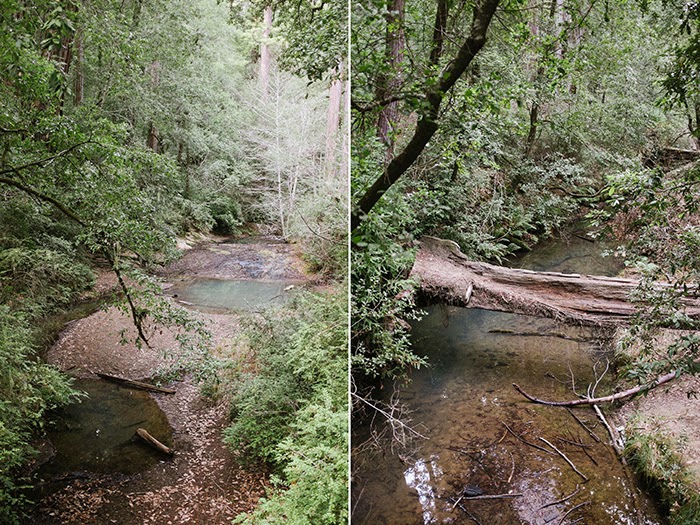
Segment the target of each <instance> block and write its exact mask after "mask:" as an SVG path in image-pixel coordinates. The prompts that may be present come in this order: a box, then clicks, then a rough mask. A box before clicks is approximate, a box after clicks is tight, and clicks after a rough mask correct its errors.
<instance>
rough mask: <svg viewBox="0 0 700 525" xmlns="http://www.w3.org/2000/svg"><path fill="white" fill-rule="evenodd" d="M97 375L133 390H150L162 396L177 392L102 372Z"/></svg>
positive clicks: (96, 373)
mask: <svg viewBox="0 0 700 525" xmlns="http://www.w3.org/2000/svg"><path fill="white" fill-rule="evenodd" d="M95 375H97V376H99V377H101V378H102V379H106V380H107V381H112V382H113V383H119V384H123V385H127V386H130V387H131V388H138V389H140V390H148V391H149V392H158V393H160V394H174V393H175V390H174V389H172V388H164V387H161V386H155V385H151V384H149V383H143V382H141V381H134V380H132V379H126V378H124V377H117V376H111V375H109V374H103V373H101V372H95Z"/></svg>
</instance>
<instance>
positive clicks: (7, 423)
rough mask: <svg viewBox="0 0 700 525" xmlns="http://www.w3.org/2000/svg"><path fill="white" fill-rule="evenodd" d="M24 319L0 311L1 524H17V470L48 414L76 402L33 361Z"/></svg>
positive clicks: (54, 375)
mask: <svg viewBox="0 0 700 525" xmlns="http://www.w3.org/2000/svg"><path fill="white" fill-rule="evenodd" d="M30 338H31V330H30V329H29V326H28V324H27V322H26V320H25V319H23V318H22V317H21V316H20V315H18V314H15V313H12V312H11V311H10V309H9V308H8V307H7V306H4V305H0V400H1V401H0V460H1V461H0V521H2V522H3V523H10V524H12V523H16V519H17V515H16V513H17V512H18V511H19V509H20V504H21V503H22V502H23V500H22V498H21V497H20V496H19V495H18V493H17V490H18V489H19V488H21V483H22V480H21V479H18V477H17V476H18V474H19V471H20V468H21V467H22V466H23V465H25V464H26V462H27V461H28V460H29V459H31V458H32V457H33V455H34V450H33V448H32V446H31V445H30V438H31V436H32V435H33V433H34V432H36V431H37V430H39V429H41V428H42V426H43V423H44V415H45V413H46V412H47V411H49V410H52V409H54V408H57V407H58V406H61V405H63V404H66V403H68V402H70V401H71V400H74V399H76V398H77V394H76V392H74V391H73V390H72V389H71V387H70V381H69V379H68V378H66V377H65V376H64V375H62V374H60V373H59V372H58V370H56V369H55V368H53V367H51V366H49V365H45V364H42V363H40V362H38V361H37V360H36V359H35V358H34V357H33V356H32V354H33V351H34V349H33V348H32V346H31V339H30Z"/></svg>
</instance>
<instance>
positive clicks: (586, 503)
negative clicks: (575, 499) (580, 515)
mask: <svg viewBox="0 0 700 525" xmlns="http://www.w3.org/2000/svg"><path fill="white" fill-rule="evenodd" d="M590 504H591V502H590V501H584V502H583V503H579V504H578V505H575V506H573V507H571V508H570V509H569V510H568V511H566V513H565V514H564V515H563V516H562V517H561V519H560V520H559V524H558V525H561V524H562V523H564V520H565V519H566V517H567V516H568V515H569V514H571V513H572V512H573V511H575V510H576V509H580V508H581V507H585V506H586V505H590Z"/></svg>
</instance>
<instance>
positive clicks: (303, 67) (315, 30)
mask: <svg viewBox="0 0 700 525" xmlns="http://www.w3.org/2000/svg"><path fill="white" fill-rule="evenodd" d="M230 6H231V20H232V21H233V22H234V23H235V24H237V25H239V26H243V27H245V26H248V27H250V26H257V25H258V24H259V20H260V18H262V13H263V11H264V10H265V8H267V7H271V8H272V9H273V25H274V28H273V31H274V32H275V33H277V34H278V35H279V36H278V35H275V36H278V40H281V42H280V44H281V53H280V54H281V56H280V65H281V66H282V67H283V68H284V69H285V70H287V71H291V72H293V73H295V74H298V75H300V76H305V77H307V78H308V79H309V80H310V81H312V82H313V81H318V80H321V79H324V78H326V77H327V76H328V75H329V73H331V74H337V73H338V69H339V66H340V64H341V63H342V61H343V57H345V55H346V54H347V44H348V9H347V3H345V2H343V1H342V0H321V1H319V2H295V1H291V0H274V1H272V2H270V1H268V0H252V1H245V2H244V1H242V0H235V1H232V2H231V3H230ZM247 17H249V18H247ZM280 33H281V34H280ZM258 38H260V37H258Z"/></svg>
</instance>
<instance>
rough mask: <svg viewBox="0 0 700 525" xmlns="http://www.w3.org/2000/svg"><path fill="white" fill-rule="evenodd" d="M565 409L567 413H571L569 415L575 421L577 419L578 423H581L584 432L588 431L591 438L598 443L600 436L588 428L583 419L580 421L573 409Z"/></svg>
mask: <svg viewBox="0 0 700 525" xmlns="http://www.w3.org/2000/svg"><path fill="white" fill-rule="evenodd" d="M566 411H567V412H568V413H569V414H571V416H572V417H573V418H574V419H575V420H576V421H578V424H579V425H581V426H582V427H583V428H584V429H585V430H586V432H588V434H589V435H590V436H591V437H592V438H593V439H595V440H596V441H597V442H598V443H600V438H599V437H598V436H597V435H596V433H595V432H593V431H592V430H591V429H590V428H588V426H587V425H586V424H585V423H584V422H583V421H581V419H579V417H578V416H577V415H576V414H574V411H573V410H571V409H570V408H567V409H566Z"/></svg>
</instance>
